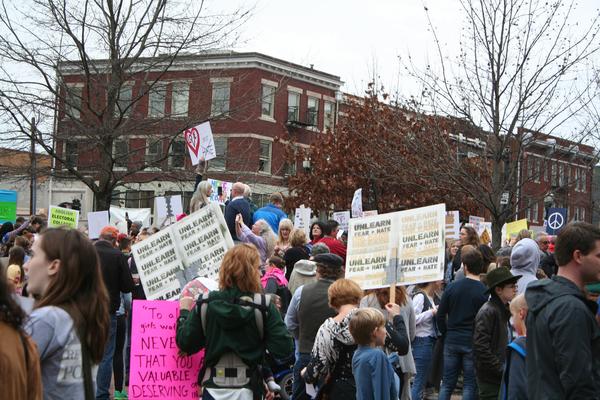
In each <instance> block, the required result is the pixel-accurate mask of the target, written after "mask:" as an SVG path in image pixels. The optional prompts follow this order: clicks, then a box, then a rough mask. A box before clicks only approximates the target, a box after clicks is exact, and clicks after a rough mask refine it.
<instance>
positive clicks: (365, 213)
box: [362, 210, 379, 217]
mask: <svg viewBox="0 0 600 400" xmlns="http://www.w3.org/2000/svg"><path fill="white" fill-rule="evenodd" d="M373 215H379V212H378V211H377V210H367V211H363V213H362V216H363V217H372V216H373Z"/></svg>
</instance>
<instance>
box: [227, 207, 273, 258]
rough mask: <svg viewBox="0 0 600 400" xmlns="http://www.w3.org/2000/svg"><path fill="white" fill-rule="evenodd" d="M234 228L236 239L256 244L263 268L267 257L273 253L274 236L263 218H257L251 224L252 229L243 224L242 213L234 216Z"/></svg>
mask: <svg viewBox="0 0 600 400" xmlns="http://www.w3.org/2000/svg"><path fill="white" fill-rule="evenodd" d="M235 230H236V234H237V237H238V239H239V240H240V241H241V242H244V243H250V244H253V245H254V246H256V248H257V249H258V253H259V254H260V267H261V269H264V268H265V267H266V265H267V260H268V259H269V257H271V256H273V255H274V250H275V241H276V236H275V234H274V233H273V230H272V229H271V226H269V223H268V222H267V221H265V220H264V219H259V220H258V221H256V222H255V223H254V224H253V225H252V229H250V228H248V227H247V226H246V225H245V224H244V220H243V218H242V214H238V215H237V216H236V218H235Z"/></svg>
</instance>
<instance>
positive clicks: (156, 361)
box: [128, 300, 204, 400]
mask: <svg viewBox="0 0 600 400" xmlns="http://www.w3.org/2000/svg"><path fill="white" fill-rule="evenodd" d="M178 315H179V304H178V303H177V302H171V301H144V300H135V301H134V302H133V314H132V316H133V321H132V327H131V357H130V375H129V393H128V396H129V398H130V399H137V400H146V399H163V400H192V399H194V400H197V399H198V398H199V397H200V394H199V387H198V384H197V381H198V373H199V371H200V367H201V365H202V361H203V359H204V351H201V352H200V353H197V354H193V355H191V356H188V355H182V354H179V350H178V348H177V344H176V342H175V333H176V330H175V329H176V325H177V316H178Z"/></svg>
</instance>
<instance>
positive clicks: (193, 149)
mask: <svg viewBox="0 0 600 400" xmlns="http://www.w3.org/2000/svg"><path fill="white" fill-rule="evenodd" d="M183 135H184V138H185V143H186V145H187V148H188V150H189V152H190V158H191V160H192V165H198V163H199V162H200V161H208V160H212V159H213V158H215V157H216V156H217V150H216V149H215V142H214V139H213V135H212V129H211V128H210V122H208V121H207V122H204V123H202V124H200V125H198V126H195V127H193V128H190V129H186V130H185V131H184V132H183Z"/></svg>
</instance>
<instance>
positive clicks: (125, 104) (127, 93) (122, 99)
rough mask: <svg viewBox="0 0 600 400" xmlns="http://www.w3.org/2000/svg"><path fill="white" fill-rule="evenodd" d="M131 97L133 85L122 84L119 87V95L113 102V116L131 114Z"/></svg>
mask: <svg viewBox="0 0 600 400" xmlns="http://www.w3.org/2000/svg"><path fill="white" fill-rule="evenodd" d="M132 99H133V86H131V85H123V86H121V88H120V89H119V97H118V98H117V103H116V104H115V116H116V117H128V116H130V115H131V109H132V108H133V105H132V104H131V101H132Z"/></svg>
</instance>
